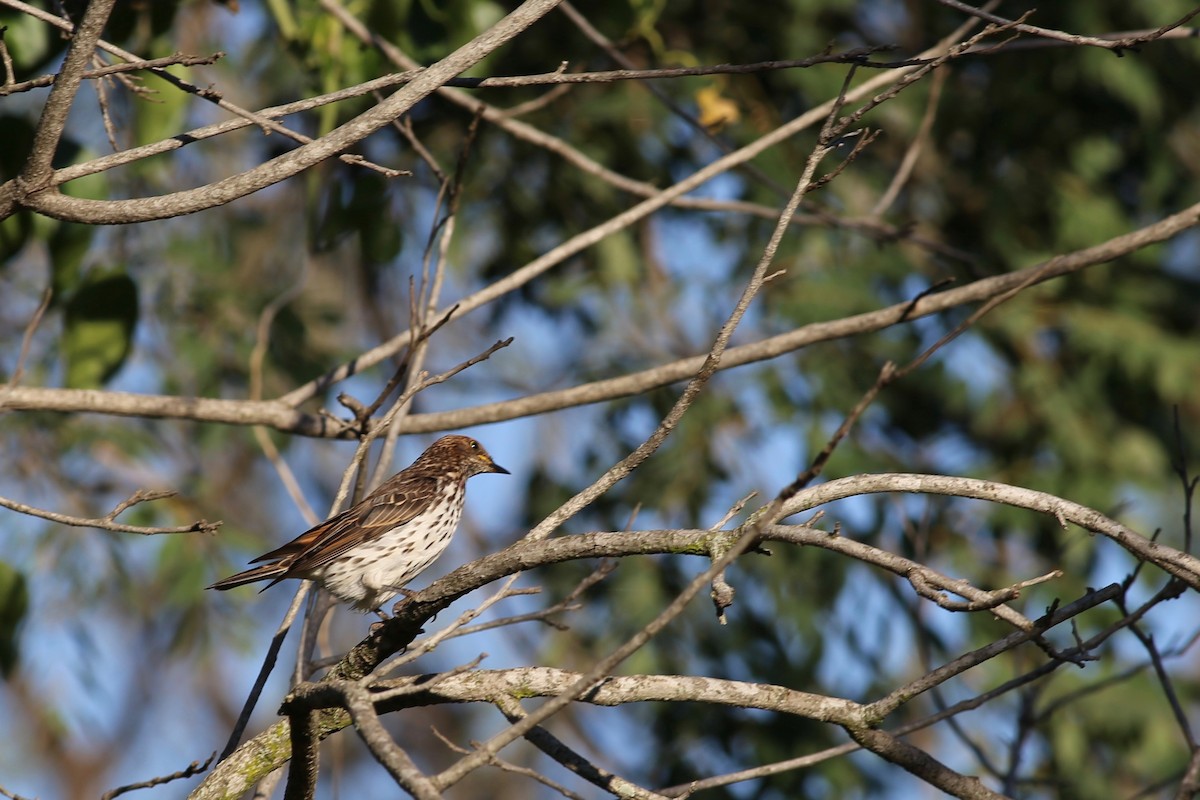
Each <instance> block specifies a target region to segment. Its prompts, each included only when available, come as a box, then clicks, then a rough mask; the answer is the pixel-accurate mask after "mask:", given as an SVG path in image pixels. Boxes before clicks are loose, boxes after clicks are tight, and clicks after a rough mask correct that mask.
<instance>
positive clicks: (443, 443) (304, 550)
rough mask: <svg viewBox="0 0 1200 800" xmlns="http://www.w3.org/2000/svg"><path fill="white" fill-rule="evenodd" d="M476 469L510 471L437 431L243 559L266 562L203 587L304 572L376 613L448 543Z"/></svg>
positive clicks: (478, 448)
mask: <svg viewBox="0 0 1200 800" xmlns="http://www.w3.org/2000/svg"><path fill="white" fill-rule="evenodd" d="M482 472H499V473H502V474H504V475H508V474H509V472H508V470H506V469H505V468H504V467H501V466H499V465H498V464H496V462H494V461H492V457H491V456H490V455H488V453H487V451H486V450H484V449H483V446H482V445H481V444H479V442H477V441H475V440H474V439H471V438H469V437H466V436H457V435H452V436H443V437H442V438H441V439H438V440H437V441H436V442H434V443H433V444H431V445H429V448H428V449H426V451H425V452H424V453H422V454H421V455H420V457H418V458H417V460H416V461H414V462H413V463H412V464H411V465H410V466H409V467H407V468H405V469H402V470H400V471H399V472H397V473H396V474H395V475H393V476H392V477H390V478H388V479H387V480H386V481H384V482H383V483H381V484H380V485H379V488H378V489H376V490H375V491H374V492H372V493H371V494H369V495H367V496H366V497H365V498H363V499H362V500H361V501H360V502H359V503H357V504H355V505H353V506H351V507H350V508H348V509H346V510H345V511H343V512H342V513H340V514H338V515H337V516H335V517H332V518H330V519H327V520H325V521H324V522H322V523H321V524H320V525H317V526H316V527H315V528H311V529H310V530H308V531H305V532H304V533H302V534H300V535H299V536H297V537H296V538H295V539H293V540H292V541H290V542H288V543H287V544H285V545H284V546H283V547H280V548H278V549H276V550H272V551H271V552H269V553H265V554H263V555H261V556H259V557H258V558H256V559H254V560H253V561H251V562H250V563H251V564H254V563H257V562H259V561H267V562H270V563H267V564H263V565H262V566H258V567H254V568H252V569H248V570H246V571H245V572H239V573H238V574H236V575H232V576H230V577H228V578H226V579H225V580H223V581H217V582H216V583H214V584H213V585H212V586H209V587H208V588H209V589H222V590H224V589H232V588H233V587H235V586H241V585H243V584H247V583H254V582H256V581H264V580H270V581H271V582H270V583H269V584H267V585H266V586H265V587H263V588H264V589H269V588H270V587H272V586H274V585H275V584H277V583H279V582H280V581H281V580H284V579H285V578H305V579H308V580H313V581H317V582H319V583H320V584H321V585H322V586H324V587H325V588H326V589H327V590H329V593H330V594H332V595H333V596H334V597H336V598H337V599H338V600H341V601H342V602H343V603H352V604H353V605H354V608H356V609H357V610H359V611H378V610H379V608H380V606H382V605H383V604H384V603H386V602H387V601H388V600H391V599H392V598H393V597H395V596H396V595H397V594H399V593H400V592H401V591H402V590H403V587H404V584H406V583H408V582H409V581H410V580H412V579H413V578H415V577H416V576H417V575H419V574H420V573H422V572H424V571H425V568H426V567H428V566H429V565H430V564H432V563H433V562H434V560H435V559H436V558H437V557H438V556H440V555H441V554H442V551H443V550H445V549H446V545H448V544H450V537H452V536H453V535H454V530H455V528H457V527H458V520H459V518H460V517H461V516H462V510H463V500H464V499H465V497H466V484H467V478H470V477H471V476H472V475H478V474H480V473H482Z"/></svg>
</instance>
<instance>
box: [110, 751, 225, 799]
mask: <svg viewBox="0 0 1200 800" xmlns="http://www.w3.org/2000/svg"><path fill="white" fill-rule="evenodd" d="M216 757H217V754H216V753H215V752H214V753H213V754H212V755H211V756H209V757H208V758H207V759H205V761H204V763H203V764H201V763H200V762H199V761H193V762H192V763H191V764H188V765H187V766H186V767H185V768H183V769H181V770H179V771H178V772H172V773H171V774H170V775H163V776H161V777H158V778H151V779H150V780H147V781H139V782H137V783H130V784H126V785H125V786H118V787H117V788H116V789H111V790H109V791H107V792H105V793H104V794H102V795H100V800H113V798H114V797H117V796H119V795H123V794H125V793H126V792H132V791H134V790H136V789H149V788H151V787H152V786H161V785H162V784H164V783H170V782H171V781H177V780H180V779H181V778H190V777H192V776H193V775H199V774H200V773H202V772H204V771H205V770H207V769H208V767H209V765H210V764H212V763H213V759H215V758H216Z"/></svg>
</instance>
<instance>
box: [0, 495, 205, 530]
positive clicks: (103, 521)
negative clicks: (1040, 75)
mask: <svg viewBox="0 0 1200 800" xmlns="http://www.w3.org/2000/svg"><path fill="white" fill-rule="evenodd" d="M174 495H175V492H173V491H147V490H145V489H139V490H138V491H136V492H134V493H133V494H132V495H130V497H129V498H128V499H127V500H125V501H124V502H122V503H121V504H120V505H118V506H117V507H116V509H114V510H113V511H112V512H111V513H109V514H108V515H106V516H104V517H100V518H97V519H84V518H83V517H72V516H69V515H67V514H59V513H58V512H56V511H44V510H42V509H40V508H34V507H33V506H27V505H25V504H24V503H18V502H16V501H15V500H9V499H7V498H4V497H0V506H3V507H4V508H7V509H11V510H12V511H16V512H18V513H20V514H28V515H29V516H31V517H41V518H42V519H48V520H50V521H51V522H57V523H59V524H60V525H71V526H73V527H77V528H100V529H101V530H106V531H116V532H117V533H137V534H141V535H143V536H153V535H156V534H160V533H197V532H199V533H212V532H213V531H215V530H216V529H217V528H219V527H221V522H220V520H218V521H217V522H206V521H205V520H197V521H196V522H193V523H192V524H191V525H182V526H179V527H165V528H152V527H144V526H141V525H126V524H124V523H121V522H114V521H113V517H115V516H116V515H117V514H120V513H121V512H122V511H124V510H125V509H127V508H129V507H130V506H133V505H136V504H138V503H142V502H146V501H148V500H159V499H161V498H164V497H172V496H174Z"/></svg>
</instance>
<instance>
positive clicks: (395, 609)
mask: <svg viewBox="0 0 1200 800" xmlns="http://www.w3.org/2000/svg"><path fill="white" fill-rule="evenodd" d="M396 591H398V592H399V593H400V594H402V595H404V599H403V600H401V601H400V602H398V603H396V605H394V606H392V614H393V615H395V614H399V613H400V609H402V608H404V607H405V606H406V605H408V604H409V603H411V602H412V599H413V598H414V597H416V596H417V593H416V592H414V591H412V590H411V589H397V590H396Z"/></svg>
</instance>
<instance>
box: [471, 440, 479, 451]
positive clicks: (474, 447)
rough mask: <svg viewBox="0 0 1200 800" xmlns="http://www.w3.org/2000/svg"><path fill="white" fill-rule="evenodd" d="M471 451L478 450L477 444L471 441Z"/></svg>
mask: <svg viewBox="0 0 1200 800" xmlns="http://www.w3.org/2000/svg"><path fill="white" fill-rule="evenodd" d="M471 449H472V450H478V449H479V442H474V441H473V442H471Z"/></svg>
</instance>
